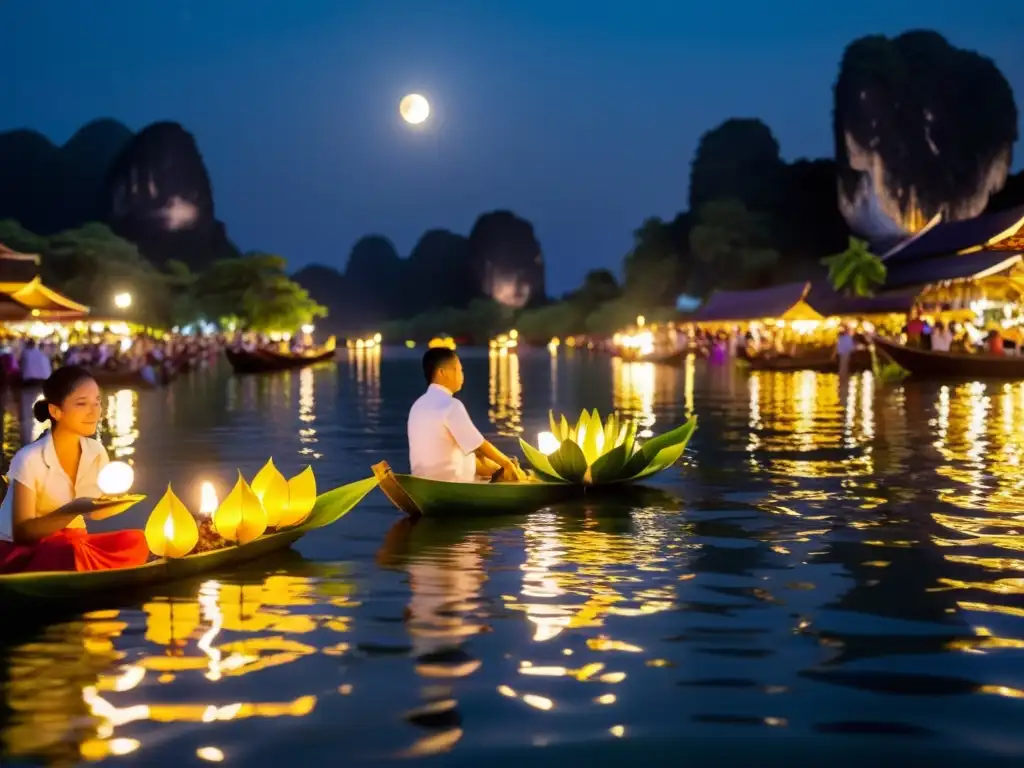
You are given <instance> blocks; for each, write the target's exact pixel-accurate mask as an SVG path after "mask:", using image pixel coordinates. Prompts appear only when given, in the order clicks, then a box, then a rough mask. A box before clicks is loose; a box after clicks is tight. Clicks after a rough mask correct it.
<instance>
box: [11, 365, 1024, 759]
mask: <svg viewBox="0 0 1024 768" xmlns="http://www.w3.org/2000/svg"><path fill="white" fill-rule="evenodd" d="M349 354H350V355H351V357H348V358H344V357H343V359H342V360H341V361H340V362H339V363H338V365H337V366H328V367H324V368H318V369H315V370H303V371H300V372H294V373H285V374H278V375H273V376H265V377H232V376H231V375H230V372H229V371H228V370H226V366H223V367H222V368H221V369H218V370H217V371H215V372H213V373H205V374H196V375H193V376H191V377H188V378H185V379H182V380H179V381H178V382H176V383H175V384H174V385H173V386H172V387H171V388H169V389H167V390H165V391H154V392H141V393H136V392H132V391H129V390H122V391H112V392H110V393H108V395H107V412H106V414H105V422H104V427H103V435H102V437H103V439H104V441H105V443H106V444H107V445H108V447H109V449H110V451H111V453H112V455H113V454H116V455H118V456H120V457H126V456H128V457H131V459H133V460H134V462H135V463H136V468H137V478H138V481H137V486H140V488H139V489H140V490H141V491H143V492H146V493H149V494H151V496H150V503H149V504H146V503H144V504H142V505H140V508H139V509H138V510H133V511H132V512H129V513H127V514H126V515H124V516H122V517H120V518H117V519H116V521H114V520H112V521H106V527H112V526H111V525H110V524H111V523H115V522H116V524H117V525H125V524H126V521H127V524H129V525H132V526H139V527H141V525H142V524H143V523H144V519H145V515H146V514H147V513H148V509H149V508H150V507H151V502H152V501H155V499H156V498H158V496H159V495H160V494H161V493H162V491H163V489H164V488H165V486H166V484H167V483H168V482H169V481H170V482H173V484H174V487H175V489H176V490H177V491H178V492H179V495H181V496H182V498H183V499H185V501H186V502H187V503H195V502H196V501H198V491H197V485H196V484H197V483H198V482H199V481H201V480H213V481H215V482H217V483H218V484H219V486H220V487H221V489H222V492H223V491H225V490H226V489H227V487H229V485H230V482H231V479H232V474H233V472H234V471H235V469H236V468H239V469H241V470H242V471H243V473H244V474H245V475H246V476H248V477H250V478H251V477H252V475H253V474H254V473H255V471H256V470H257V469H258V468H259V467H260V466H261V465H262V464H263V462H264V461H265V460H266V459H267V458H268V457H270V456H271V455H272V456H273V457H274V459H275V462H276V463H277V464H278V466H279V467H280V468H281V469H282V471H283V472H284V473H285V474H286V475H290V474H293V473H295V472H297V471H298V470H299V469H301V468H302V467H303V466H304V465H305V464H312V466H313V467H314V470H315V472H316V475H317V480H318V485H319V487H320V489H321V490H326V489H328V488H331V487H334V486H336V485H338V484H341V483H346V482H350V481H353V480H357V479H360V478H363V477H367V476H368V475H369V474H370V465H371V464H373V463H375V462H377V461H379V460H381V459H386V460H387V461H389V462H390V463H391V464H392V466H394V467H395V468H396V469H404V468H406V467H407V455H406V445H405V416H406V412H407V409H408V407H409V405H410V403H411V402H412V400H413V399H415V397H417V396H418V394H419V393H420V391H421V390H422V378H421V373H420V369H419V356H418V354H417V353H416V352H415V351H413V352H409V351H406V350H391V349H385V350H384V351H383V352H380V351H379V350H378V351H376V352H370V353H363V352H359V353H355V352H353V353H349ZM464 362H465V368H466V374H467V384H466V389H465V391H464V393H463V399H464V401H465V402H466V403H467V406H468V407H469V410H470V413H471V414H472V415H473V416H474V418H475V420H476V421H477V423H478V425H480V426H481V427H482V428H483V431H485V433H487V434H488V435H489V436H490V437H491V438H492V439H494V440H495V441H496V442H498V443H499V445H501V446H503V447H505V448H507V449H508V450H510V451H511V450H513V448H514V437H515V436H517V435H525V436H527V437H529V438H531V439H532V438H533V437H534V436H535V435H536V433H537V432H538V431H540V430H542V429H545V428H546V424H547V412H548V409H549V408H554V409H555V410H556V412H557V411H561V410H565V411H566V412H568V413H569V414H570V415H576V414H578V412H579V410H580V408H581V407H584V406H586V407H590V408H592V407H597V408H598V409H600V410H601V411H602V412H606V411H607V410H608V409H610V408H613V407H614V408H617V409H619V410H620V411H622V412H623V413H626V414H630V415H634V416H636V417H638V418H639V419H640V420H641V423H642V426H643V427H644V428H645V429H648V430H651V431H652V432H654V433H658V432H661V431H663V430H666V429H669V428H671V427H672V426H675V425H677V424H678V423H681V422H682V421H684V420H685V419H686V417H687V416H688V415H689V414H691V413H696V414H697V415H698V416H699V419H700V426H699V429H698V431H697V433H696V435H695V437H694V439H693V440H692V442H691V444H690V447H689V449H688V451H687V454H686V456H685V458H684V460H683V461H682V462H681V463H680V464H679V465H678V466H676V467H674V468H672V469H670V470H668V471H667V472H665V473H663V474H662V475H659V476H658V477H657V478H655V480H654V481H653V482H652V483H651V486H652V488H654V489H655V490H653V491H651V492H650V493H648V494H645V495H643V496H642V497H638V498H637V500H636V502H635V503H636V506H633V507H630V506H624V502H621V501H619V502H614V503H612V504H610V505H609V504H605V505H598V504H595V503H593V502H588V503H577V504H572V505H566V506H564V507H561V508H550V509H544V510H541V511H538V512H536V513H534V514H529V515H525V516H522V517H518V518H493V517H486V516H481V517H480V518H479V519H473V520H459V521H449V522H440V521H424V522H421V523H420V524H418V525H415V526H411V525H409V524H408V522H406V521H405V520H403V517H402V515H401V513H399V512H398V511H397V510H395V509H394V508H393V507H392V506H391V505H390V503H389V502H388V501H387V500H386V499H385V498H384V496H383V495H382V494H381V493H380V492H379V491H374V492H373V493H372V494H371V495H370V496H368V497H367V498H366V499H365V500H364V501H363V503H362V504H360V505H359V506H358V507H357V508H356V509H355V510H354V511H353V512H352V513H350V514H349V515H348V516H347V517H345V518H343V519H342V520H341V521H339V522H338V523H337V524H335V525H333V526H331V527H330V528H327V529H324V530H321V531H316V532H314V533H312V534H310V535H309V536H307V537H306V538H304V539H303V540H302V541H301V542H299V543H298V545H297V546H296V548H295V550H294V551H293V552H290V553H286V554H285V555H284V556H283V557H281V558H275V559H273V560H271V561H268V562H265V563H260V564H257V565H255V566H252V567H248V568H246V569H245V570H242V571H237V572H233V573H227V574H217V575H216V576H215V577H214V576H211V577H210V578H209V579H207V580H206V581H204V582H202V583H199V584H194V585H190V586H188V587H182V586H172V587H167V588H163V589H157V590H155V591H154V592H153V594H152V596H151V597H150V598H148V599H147V600H146V601H145V602H143V603H141V604H140V603H138V602H137V601H136V602H135V603H134V604H133V603H132V602H129V603H128V604H126V605H123V606H122V607H120V608H119V609H111V610H104V611H94V612H90V613H85V614H81V615H74V616H63V617H61V618H60V619H49V620H46V621H43V620H40V619H29V618H27V617H24V616H14V615H10V613H5V615H4V617H3V620H2V623H0V626H2V629H0V683H2V685H3V687H2V697H0V763H2V764H5V765H6V764H7V763H8V761H25V762H27V763H29V764H35V763H39V764H46V765H72V764H75V763H77V762H78V761H82V760H102V759H107V760H109V761H111V762H123V763H125V764H144V765H154V766H158V765H167V766H178V765H196V764H201V763H202V762H203V761H213V762H217V761H224V762H226V763H233V764H244V765H247V766H264V765H266V766H272V765H279V764H282V763H285V762H287V761H290V762H289V764H318V765H322V764H338V763H339V762H340V761H341V760H344V761H346V764H359V763H362V762H369V761H376V760H385V759H392V758H416V757H424V758H425V757H427V756H432V755H443V758H442V759H443V760H444V761H448V762H451V763H459V764H465V765H474V766H475V765H479V764H481V762H482V761H485V760H486V761H491V762H492V764H495V765H499V764H511V763H513V761H514V762H516V763H519V762H520V761H522V760H523V759H524V758H525V759H528V760H532V761H535V762H536V761H541V762H542V763H543V762H548V761H550V762H552V763H553V762H555V761H558V762H559V764H564V763H566V761H571V760H573V759H583V760H585V761H586V762H587V763H588V764H621V762H622V761H624V760H628V759H643V760H644V761H645V764H655V763H664V764H671V765H679V764H682V762H681V761H682V756H683V755H685V756H686V758H687V760H686V761H685V762H686V764H693V765H701V764H707V765H711V764H716V765H732V764H737V761H738V760H740V759H743V760H750V761H756V762H758V763H760V764H774V763H773V760H776V759H777V760H779V761H784V762H787V763H789V761H795V762H791V763H789V764H793V765H796V764H802V761H804V760H807V761H809V760H811V759H813V760H820V759H828V760H829V761H830V763H831V764H832V765H843V764H847V762H844V761H849V764H858V765H859V764H862V763H863V759H864V758H865V757H875V758H876V759H877V758H879V757H882V758H884V757H885V756H889V757H892V756H895V755H900V756H920V757H922V758H924V759H929V760H931V761H932V764H939V763H942V764H945V762H946V761H953V760H956V761H958V762H962V761H963V760H964V759H969V760H973V761H975V762H979V761H982V760H990V761H991V760H996V759H1005V760H1007V761H1009V763H1010V764H1014V763H1016V764H1021V763H1017V761H1024V732H1022V731H1021V730H1020V727H1019V723H1020V722H1021V718H1022V716H1024V650H1022V649H1024V600H1022V598H1021V595H1022V593H1024V553H1022V550H1024V535H1022V534H1024V474H1022V471H1021V462H1022V457H1024V384H1020V383H1016V384H1003V383H993V382H989V383H977V382H975V383H963V384H956V383H951V384H948V385H941V384H934V383H908V384H905V385H903V386H898V387H890V388H887V389H880V388H879V389H876V388H875V386H874V384H873V382H872V381H871V379H870V375H869V374H865V375H863V376H860V377H853V378H852V379H850V380H849V381H843V382H840V380H839V379H838V378H837V377H835V376H831V375H819V374H814V373H792V374H777V373H768V374H765V373H761V374H750V373H747V372H744V371H741V370H733V369H730V368H717V369H716V368H710V369H709V368H706V367H705V366H704V365H703V364H702V363H699V362H697V363H695V362H694V361H693V360H692V359H691V360H690V361H689V363H688V364H687V365H686V366H684V367H680V368H663V367H656V366H654V365H653V364H649V363H623V362H620V361H618V360H612V359H609V358H607V357H598V356H588V355H585V354H581V353H578V352H577V353H575V355H574V354H573V353H571V351H568V350H566V351H563V352H562V353H561V354H559V355H558V356H555V357H552V356H550V355H549V354H548V353H547V352H546V351H544V350H540V351H535V350H534V351H524V352H523V353H522V354H520V355H518V356H516V355H511V356H504V355H503V356H489V355H488V354H487V353H486V352H482V351H480V352H475V353H474V352H472V351H470V352H467V353H466V355H465V356H464ZM23 410H24V407H23V406H22V407H19V404H18V403H17V402H16V401H14V402H9V403H8V405H7V412H6V416H5V424H4V436H5V441H4V450H5V452H6V454H7V455H8V456H10V454H11V453H12V452H13V450H15V449H16V448H17V447H18V444H19V441H20V439H21V438H20V435H21V430H20V427H19V411H23ZM193 497H195V498H193ZM133 516H134V517H133ZM103 527H104V524H99V525H97V526H94V529H102V528H103ZM780 764H781V763H780Z"/></svg>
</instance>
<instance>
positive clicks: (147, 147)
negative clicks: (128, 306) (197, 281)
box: [0, 120, 238, 268]
mask: <svg viewBox="0 0 1024 768" xmlns="http://www.w3.org/2000/svg"><path fill="white" fill-rule="evenodd" d="M3 219H13V220H15V221H17V222H19V223H20V224H21V225H22V226H23V227H24V228H25V229H27V230H29V231H31V232H35V233H36V234H40V235H53V234H56V233H57V232H62V231H65V230H70V229H77V228H78V227H82V226H84V225H86V224H89V223H90V222H100V223H104V224H109V225H110V226H111V228H112V229H113V230H114V231H115V232H116V233H117V234H119V235H121V236H122V237H125V238H127V239H129V240H131V241H132V242H134V243H135V244H136V245H137V246H138V247H139V250H140V251H141V252H142V253H143V254H144V255H145V256H147V257H148V258H149V259H150V260H152V261H153V262H155V263H157V264H163V263H164V262H166V261H167V260H168V259H171V258H174V259H178V260H180V261H184V262H186V263H187V264H189V265H190V266H192V267H194V268H201V267H203V266H205V265H207V264H209V263H210V262H212V261H214V260H216V259H219V258H226V257H232V256H237V255H238V251H237V249H236V248H235V246H234V245H232V243H231V242H230V241H229V240H228V238H227V235H226V234H225V231H224V226H223V225H222V224H221V223H220V222H218V221H217V220H216V218H215V216H214V208H213V193H212V191H211V188H210V178H209V174H208V173H207V171H206V166H205V164H204V163H203V158H202V156H201V155H200V153H199V149H198V147H197V146H196V142H195V139H194V138H193V137H192V135H191V134H190V133H188V132H187V131H186V130H185V129H184V128H182V127H181V126H180V125H178V124H177V123H154V124H153V125H150V126H149V127H148V128H145V129H144V130H143V131H142V132H140V133H139V134H138V135H134V134H132V132H131V131H130V130H129V129H128V128H126V127H125V126H123V125H121V123H118V122H116V121H114V120H96V121H93V122H91V123H89V124H87V125H85V126H83V127H82V128H81V129H79V131H78V132H77V133H75V135H74V136H72V137H71V138H70V139H69V140H68V141H67V143H66V144H64V145H63V146H61V147H58V146H56V145H55V144H53V142H51V141H50V140H49V139H47V138H46V137H45V136H43V135H42V134H40V133H37V132H36V131H29V130H17V131H8V132H5V133H0V220H3Z"/></svg>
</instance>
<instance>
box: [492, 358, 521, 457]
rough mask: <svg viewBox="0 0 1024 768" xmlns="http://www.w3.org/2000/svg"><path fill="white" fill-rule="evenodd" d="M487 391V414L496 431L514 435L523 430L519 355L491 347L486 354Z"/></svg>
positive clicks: (510, 435)
mask: <svg viewBox="0 0 1024 768" xmlns="http://www.w3.org/2000/svg"><path fill="white" fill-rule="evenodd" d="M488 368H489V374H490V375H489V377H488V381H489V384H488V395H489V398H488V399H489V403H490V408H489V409H488V411H487V416H488V418H489V419H490V420H491V423H492V424H494V426H495V427H496V428H497V430H498V434H499V435H503V436H507V437H518V436H519V434H520V433H521V432H522V431H523V425H522V420H523V419H522V417H523V395H522V379H521V377H520V375H519V355H517V354H514V353H510V352H509V350H508V349H506V348H499V349H492V350H490V352H489V354H488Z"/></svg>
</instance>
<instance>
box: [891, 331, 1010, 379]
mask: <svg viewBox="0 0 1024 768" xmlns="http://www.w3.org/2000/svg"><path fill="white" fill-rule="evenodd" d="M875 346H877V347H878V349H880V350H881V351H882V353H883V354H884V355H885V356H886V357H888V358H889V359H890V360H892V361H893V362H894V363H896V364H897V365H899V366H900V367H902V368H905V369H906V370H908V371H909V372H910V374H911V375H912V376H921V377H928V378H932V379H1024V357H1016V356H1004V355H988V354H968V353H964V352H933V351H931V350H927V349H911V348H910V347H905V346H903V345H902V344H896V343H894V342H892V341H888V340H886V339H881V338H878V337H876V338H875Z"/></svg>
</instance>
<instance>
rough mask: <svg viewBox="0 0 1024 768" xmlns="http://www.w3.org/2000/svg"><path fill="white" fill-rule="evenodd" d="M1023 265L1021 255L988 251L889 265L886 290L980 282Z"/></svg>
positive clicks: (954, 254)
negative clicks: (963, 281)
mask: <svg viewBox="0 0 1024 768" xmlns="http://www.w3.org/2000/svg"><path fill="white" fill-rule="evenodd" d="M1020 262H1021V254H1019V253H1012V252H1009V251H997V250H988V249H985V250H981V251H976V252H974V253H968V254H956V253H953V254H947V255H944V256H933V257H930V258H921V259H915V260H914V261H911V262H895V263H891V264H887V266H888V272H887V274H886V278H885V287H886V289H887V290H894V289H901V288H909V287H911V286H917V287H919V288H923V287H924V286H925V285H929V284H932V283H941V282H945V281H949V280H979V279H981V278H983V277H990V276H992V275H997V274H999V273H1001V272H1005V271H1008V270H1010V269H1011V268H1013V267H1015V266H1016V265H1017V264H1019V263H1020Z"/></svg>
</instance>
